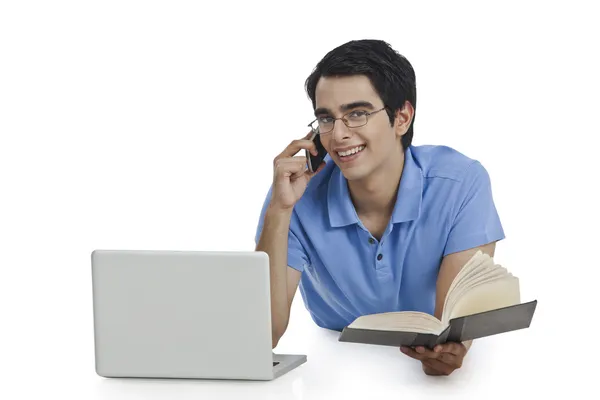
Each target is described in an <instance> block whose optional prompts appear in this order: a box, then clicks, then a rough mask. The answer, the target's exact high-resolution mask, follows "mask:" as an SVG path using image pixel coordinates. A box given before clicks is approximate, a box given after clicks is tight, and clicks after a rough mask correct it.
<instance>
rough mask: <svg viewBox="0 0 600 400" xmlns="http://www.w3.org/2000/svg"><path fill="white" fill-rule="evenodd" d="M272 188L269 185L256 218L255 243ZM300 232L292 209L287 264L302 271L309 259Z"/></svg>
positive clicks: (296, 217) (260, 231) (261, 227)
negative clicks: (258, 215)
mask: <svg viewBox="0 0 600 400" xmlns="http://www.w3.org/2000/svg"><path fill="white" fill-rule="evenodd" d="M272 190H273V188H272V187H271V188H270V189H269V191H268V193H267V197H266V198H265V201H264V204H263V207H262V210H261V212H260V218H259V220H258V226H257V228H256V236H255V238H254V241H255V243H256V244H258V241H259V239H260V235H261V233H262V230H263V227H264V220H265V213H266V211H267V208H268V206H269V203H270V200H271V192H272ZM300 232H302V230H301V227H300V221H299V219H298V215H297V214H296V212H295V211H294V212H292V218H291V221H290V230H289V233H288V254H287V265H288V266H289V267H292V268H294V269H295V270H298V271H300V272H302V271H304V268H306V267H307V266H308V265H309V262H310V261H309V257H308V254H307V252H306V251H305V249H304V246H302V243H301V242H300V239H299V237H300V236H299V235H300Z"/></svg>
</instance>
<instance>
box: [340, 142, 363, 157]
mask: <svg viewBox="0 0 600 400" xmlns="http://www.w3.org/2000/svg"><path fill="white" fill-rule="evenodd" d="M365 147H366V146H364V145H362V146H356V147H355V148H353V149H350V150H347V151H338V152H337V155H338V156H339V157H340V158H344V157H350V156H353V155H354V154H358V153H360V152H361V151H363V150H364V149H365Z"/></svg>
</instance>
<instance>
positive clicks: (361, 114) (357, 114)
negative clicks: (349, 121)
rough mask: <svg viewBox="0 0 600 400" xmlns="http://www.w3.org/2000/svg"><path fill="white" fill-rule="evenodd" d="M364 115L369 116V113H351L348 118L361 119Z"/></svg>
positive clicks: (359, 111)
mask: <svg viewBox="0 0 600 400" xmlns="http://www.w3.org/2000/svg"><path fill="white" fill-rule="evenodd" d="M364 115H367V112H366V111H364V110H357V111H351V112H350V113H348V116H349V117H350V118H359V117H362V116H364Z"/></svg>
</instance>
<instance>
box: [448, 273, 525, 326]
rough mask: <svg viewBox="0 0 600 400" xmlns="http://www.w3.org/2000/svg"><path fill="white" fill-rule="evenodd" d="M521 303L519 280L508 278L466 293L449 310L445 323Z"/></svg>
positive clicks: (488, 283)
mask: <svg viewBox="0 0 600 400" xmlns="http://www.w3.org/2000/svg"><path fill="white" fill-rule="evenodd" d="M520 302H521V296H520V290H519V280H518V278H516V277H514V276H507V277H504V278H502V279H501V280H492V281H488V282H485V283H483V284H481V285H478V286H474V287H472V288H471V289H469V290H468V291H466V292H465V293H464V294H463V295H462V296H461V297H460V298H458V299H457V301H456V303H455V304H454V305H453V306H452V307H451V308H450V309H449V310H448V314H447V316H446V317H445V320H444V323H445V324H447V323H448V321H450V320H451V319H453V318H458V317H463V316H465V315H470V314H476V313H480V312H484V311H490V310H495V309H498V308H503V307H508V306H512V305H516V304H519V303H520Z"/></svg>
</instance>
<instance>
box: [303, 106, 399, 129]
mask: <svg viewBox="0 0 600 400" xmlns="http://www.w3.org/2000/svg"><path fill="white" fill-rule="evenodd" d="M386 108H388V107H387V106H383V108H380V109H379V110H375V111H369V112H367V113H365V117H367V122H365V123H364V124H362V125H358V126H348V122H347V121H346V119H345V118H346V117H347V116H348V114H350V113H352V112H354V111H355V110H352V111H348V112H347V113H346V114H344V115H342V116H341V117H339V118H333V126H332V128H331V129H330V130H328V131H327V132H321V127H319V126H318V125H317V129H315V128H313V124H314V123H315V122H316V121H317V120H318V119H319V117H317V118H315V119H314V120H312V121H311V122H310V123H309V124H308V127H309V128H310V129H311V130H312V131H313V132H315V133H318V134H320V135H325V134H327V133H329V132H333V130H334V129H335V123H336V121H337V120H338V119H341V120H342V122H343V123H344V125H346V127H347V128H350V129H352V128H360V127H363V126H365V125H367V124H368V123H369V117H370V116H371V115H373V114H377V113H378V112H380V111H383V110H385V109H386Z"/></svg>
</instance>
